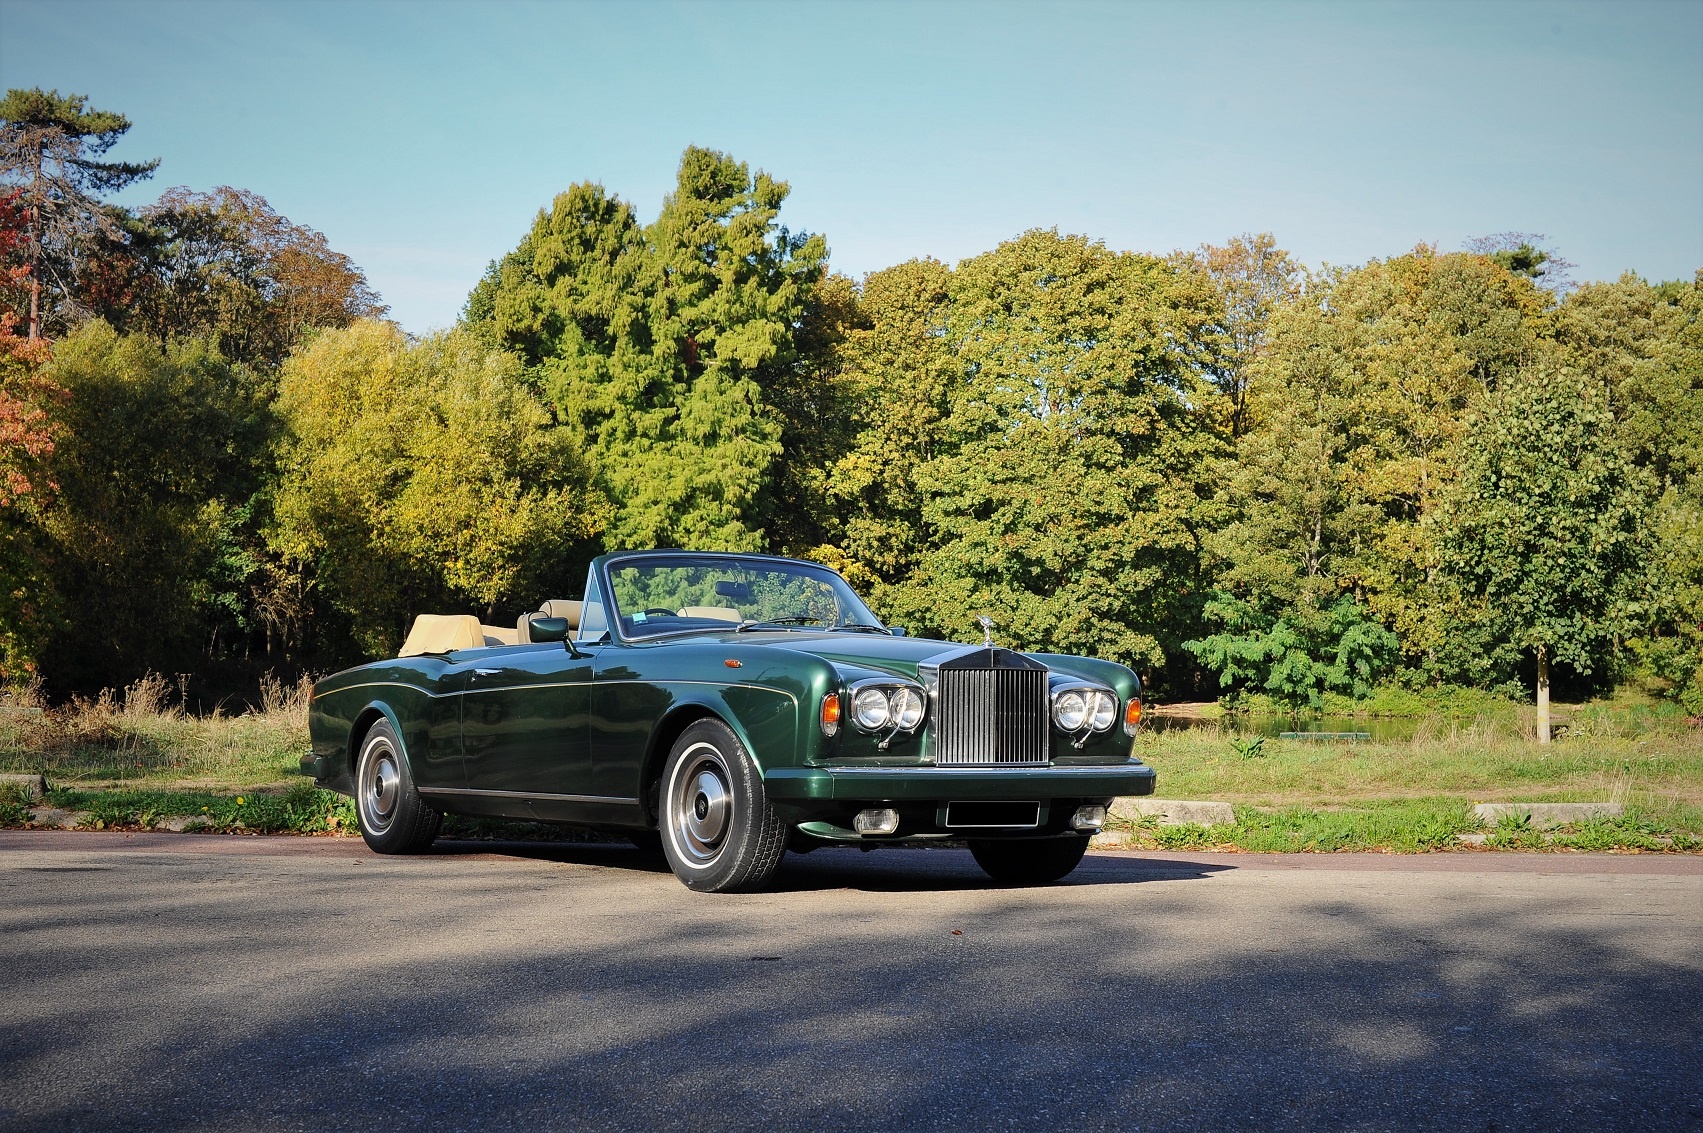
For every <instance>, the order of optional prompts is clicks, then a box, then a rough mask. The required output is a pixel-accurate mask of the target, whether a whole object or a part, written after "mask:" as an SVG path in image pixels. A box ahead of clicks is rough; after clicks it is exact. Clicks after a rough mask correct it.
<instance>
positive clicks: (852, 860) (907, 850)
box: [431, 839, 1235, 893]
mask: <svg viewBox="0 0 1703 1133" xmlns="http://www.w3.org/2000/svg"><path fill="white" fill-rule="evenodd" d="M431 856H434V857H435V856H446V857H454V856H478V857H505V858H522V859H526V860H528V861H541V862H559V863H562V864H565V865H586V866H595V867H598V868H603V869H613V870H631V871H637V872H641V873H658V874H660V873H667V872H668V863H667V862H666V861H665V860H664V859H663V857H662V855H661V854H658V853H656V852H654V851H649V850H642V849H637V848H635V847H633V846H631V845H629V844H627V843H625V842H479V841H451V840H447V839H440V840H439V841H437V842H436V843H434V844H433V845H432V849H431ZM1234 868H1235V867H1234V866H1233V865H1229V864H1224V865H1220V864H1205V863H1201V862H1183V861H1171V860H1166V859H1158V858H1140V857H1127V856H1123V855H1119V856H1118V857H1103V856H1100V855H1098V854H1090V855H1089V856H1088V857H1086V858H1084V859H1083V861H1082V864H1081V865H1079V866H1077V867H1076V870H1075V871H1074V872H1073V873H1071V875H1070V876H1069V877H1067V878H1066V879H1065V880H1064V881H1062V882H1055V883H1053V884H1060V885H1129V884H1134V883H1137V882H1147V881H1190V880H1201V879H1204V878H1207V877H1210V876H1212V875H1213V874H1215V873H1222V872H1223V871H1225V870H1228V869H1234ZM769 888H770V889H771V891H774V892H782V893H806V892H813V891H817V890H825V889H855V890H862V891H865V892H872V893H917V892H931V891H960V890H968V889H1020V888H1029V887H1028V886H1021V885H1001V884H999V883H997V882H995V881H993V880H991V879H989V877H988V876H987V874H985V873H983V872H982V871H981V868H980V867H979V866H977V865H976V862H975V859H974V858H972V857H971V856H970V852H969V851H968V850H962V849H945V848H940V849H936V848H916V847H893V848H888V849H881V850H867V851H866V850H861V849H858V848H855V847H849V846H848V847H844V848H841V847H823V848H821V849H818V850H813V851H811V852H810V853H808V854H788V855H787V856H786V861H785V862H784V863H783V864H782V866H781V871H780V874H779V875H778V876H777V877H776V878H775V880H774V883H773V884H772V885H771V886H770V887H769Z"/></svg>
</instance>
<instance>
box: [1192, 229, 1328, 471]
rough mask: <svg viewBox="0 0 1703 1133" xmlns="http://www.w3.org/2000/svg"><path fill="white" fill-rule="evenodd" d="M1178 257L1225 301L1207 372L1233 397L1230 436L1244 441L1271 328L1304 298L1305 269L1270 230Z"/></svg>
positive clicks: (1214, 331) (1214, 330) (1214, 328)
mask: <svg viewBox="0 0 1703 1133" xmlns="http://www.w3.org/2000/svg"><path fill="white" fill-rule="evenodd" d="M1174 258H1175V259H1176V260H1177V261H1178V262H1180V263H1183V264H1185V265H1187V266H1188V267H1190V268H1192V269H1193V270H1196V271H1200V272H1203V273H1205V275H1206V277H1207V278H1208V279H1210V280H1211V281H1212V286H1213V287H1214V288H1215V289H1216V290H1217V292H1218V295H1219V299H1220V301H1221V303H1222V317H1221V318H1219V319H1218V320H1215V324H1214V325H1213V326H1211V327H1210V328H1209V329H1208V331H1207V333H1208V334H1209V335H1211V336H1212V337H1213V338H1215V339H1216V340H1217V341H1216V345H1217V349H1216V350H1214V351H1213V352H1212V353H1211V354H1210V355H1208V358H1209V363H1208V371H1207V372H1208V373H1209V374H1210V376H1211V378H1212V382H1213V384H1214V385H1216V386H1217V387H1218V389H1219V391H1220V392H1221V393H1223V394H1224V396H1225V397H1227V398H1228V399H1229V403H1230V435H1231V436H1232V437H1239V436H1241V435H1242V434H1243V433H1245V432H1247V430H1248V428H1249V425H1250V421H1249V414H1248V411H1249V406H1248V395H1249V386H1250V384H1251V382H1252V379H1253V372H1254V363H1255V361H1256V360H1257V359H1258V358H1259V355H1260V353H1261V351H1262V350H1263V349H1264V347H1265V344H1266V328H1267V326H1268V325H1269V323H1270V322H1271V316H1272V314H1273V313H1274V312H1276V311H1277V309H1278V308H1279V307H1282V306H1284V305H1286V304H1288V303H1292V302H1295V301H1296V300H1297V299H1299V298H1300V296H1301V293H1302V289H1303V288H1304V286H1305V284H1306V280H1307V273H1306V270H1305V269H1304V268H1303V267H1302V266H1301V265H1300V264H1298V263H1296V262H1295V260H1294V259H1293V258H1292V257H1291V256H1290V255H1289V253H1288V252H1285V251H1284V250H1283V249H1282V248H1279V247H1278V246H1277V241H1276V239H1275V238H1274V237H1273V236H1272V235H1271V233H1269V232H1261V233H1259V234H1258V235H1248V236H1237V237H1234V238H1233V239H1232V240H1231V241H1230V242H1229V243H1228V244H1226V245H1224V246H1223V247H1215V246H1213V245H1211V244H1202V245H1201V246H1200V247H1199V248H1198V249H1196V250H1195V251H1194V252H1192V253H1191V252H1179V253H1177V254H1176V256H1175V257H1174Z"/></svg>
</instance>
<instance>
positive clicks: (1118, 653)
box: [888, 231, 1223, 668]
mask: <svg viewBox="0 0 1703 1133" xmlns="http://www.w3.org/2000/svg"><path fill="white" fill-rule="evenodd" d="M950 291H951V306H950V312H949V314H948V317H947V322H946V328H945V329H946V334H947V336H948V342H949V344H950V346H951V348H952V351H953V354H954V357H955V360H956V363H957V373H958V376H957V379H956V381H955V382H954V387H955V388H954V389H953V390H952V392H951V402H952V413H951V417H950V420H949V422H948V424H947V427H946V433H947V437H946V443H945V444H944V445H943V446H942V449H943V451H942V452H941V453H940V455H938V456H935V457H934V458H933V459H932V460H929V461H928V462H927V463H925V464H923V465H921V466H920V467H919V468H918V469H917V471H916V481H917V486H918V489H919V491H920V494H921V497H922V498H921V514H922V519H923V522H924V524H925V525H926V528H927V530H928V537H929V547H928V549H927V550H926V552H924V553H923V554H922V555H921V557H920V561H919V565H918V567H917V569H916V571H915V572H914V573H913V574H912V576H911V577H910V578H909V579H907V580H906V582H905V585H904V586H903V587H902V588H901V589H899V590H896V591H895V592H894V594H893V595H892V597H891V599H890V601H889V602H888V609H889V610H890V611H891V612H892V613H894V614H896V615H898V616H900V617H903V618H905V619H906V620H909V621H911V622H912V624H919V625H921V626H923V627H926V628H929V629H932V630H936V631H938V632H942V633H947V634H953V635H963V634H966V633H971V632H973V618H974V617H975V615H977V614H983V613H986V614H991V615H992V616H993V617H994V619H995V621H996V623H997V624H998V625H999V626H1000V627H1001V628H1000V632H1001V634H1002V637H1003V639H1004V640H1006V641H1007V642H1010V643H1012V644H1014V645H1016V646H1018V647H1020V648H1026V649H1049V650H1058V651H1061V652H1073V653H1091V654H1094V655H1097V656H1103V657H1111V658H1116V659H1118V660H1121V661H1124V662H1126V663H1130V664H1134V665H1139V666H1141V667H1143V668H1151V667H1152V666H1155V665H1159V664H1162V663H1163V662H1164V660H1165V658H1166V656H1167V654H1168V653H1170V652H1172V651H1174V650H1176V649H1177V648H1178V647H1179V645H1180V640H1181V637H1182V636H1187V633H1186V631H1185V630H1184V628H1183V627H1185V626H1187V625H1191V624H1192V623H1193V617H1194V612H1193V609H1191V604H1195V603H1198V602H1199V601H1200V600H1201V599H1202V598H1203V597H1204V595H1201V594H1199V593H1198V592H1194V591H1192V590H1191V589H1190V588H1189V587H1188V586H1187V584H1186V583H1183V584H1179V583H1178V580H1179V579H1187V578H1190V577H1191V575H1192V574H1193V564H1194V563H1195V561H1196V559H1197V556H1198V551H1199V542H1198V534H1197V530H1196V528H1197V524H1198V521H1199V519H1200V515H1199V509H1200V508H1201V507H1202V502H1203V498H1205V497H1208V496H1209V494H1210V490H1209V488H1208V487H1207V485H1206V483H1205V477H1206V475H1207V472H1206V468H1207V464H1208V459H1209V458H1210V457H1211V456H1213V455H1215V454H1216V453H1217V452H1218V451H1220V449H1221V446H1222V438H1221V435H1220V433H1219V432H1218V431H1217V423H1218V422H1219V421H1221V420H1222V419H1223V414H1221V413H1220V412H1219V411H1218V407H1217V405H1216V404H1214V401H1215V399H1216V398H1217V396H1218V395H1217V394H1216V392H1215V391H1214V390H1213V388H1212V387H1211V386H1210V385H1209V384H1207V383H1206V382H1205V381H1204V380H1202V379H1201V378H1200V376H1199V370H1198V368H1197V367H1196V366H1195V365H1194V364H1193V359H1191V358H1190V357H1189V355H1188V352H1187V347H1186V344H1187V343H1189V342H1191V341H1194V339H1195V337H1196V332H1197V331H1198V328H1199V327H1200V326H1201V325H1202V324H1203V323H1204V322H1205V321H1206V320H1208V319H1210V318H1211V317H1212V316H1213V314H1214V310H1213V302H1214V297H1213V296H1212V294H1211V292H1210V289H1208V288H1206V287H1205V286H1203V285H1202V284H1201V283H1200V281H1199V279H1198V277H1196V276H1194V275H1193V274H1192V273H1189V272H1185V271H1182V270H1180V269H1179V268H1178V267H1176V266H1175V265H1174V264H1171V263H1168V262H1167V261H1164V260H1159V259H1155V258H1153V257H1149V256H1138V255H1132V254H1128V253H1116V252H1112V251H1110V250H1108V249H1107V248H1106V247H1105V245H1103V244H1100V243H1096V242H1092V241H1090V240H1088V239H1087V238H1086V237H1081V236H1060V235H1059V234H1058V233H1057V232H1051V231H1033V232H1028V233H1025V234H1024V235H1023V236H1021V237H1019V238H1017V239H1015V240H1011V241H1007V242H1006V243H1004V244H1001V245H1000V246H999V247H998V248H997V249H995V250H994V251H992V252H989V253H987V254H985V255H982V256H978V257H976V258H974V259H971V260H966V261H965V262H964V263H962V264H960V265H959V266H958V268H957V270H956V271H954V272H953V273H952V277H951V283H950Z"/></svg>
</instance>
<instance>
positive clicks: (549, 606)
mask: <svg viewBox="0 0 1703 1133" xmlns="http://www.w3.org/2000/svg"><path fill="white" fill-rule="evenodd" d="M584 607H585V603H584V602H574V601H570V600H569V599H567V598H552V599H550V600H549V601H548V602H546V603H544V604H543V605H542V606H540V607H538V610H537V612H538V613H540V614H543V615H544V616H545V617H547V618H567V619H568V632H569V633H572V632H573V631H574V630H577V629H579V616H580V611H581V610H582V609H583V608H584Z"/></svg>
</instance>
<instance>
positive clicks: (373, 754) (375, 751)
mask: <svg viewBox="0 0 1703 1133" xmlns="http://www.w3.org/2000/svg"><path fill="white" fill-rule="evenodd" d="M401 793H402V773H401V771H400V770H399V769H398V768H397V766H396V753H395V752H393V751H391V750H390V749H389V748H387V747H380V746H378V745H374V746H373V747H372V748H370V749H368V751H367V759H366V762H365V764H363V765H362V767H361V817H362V818H363V819H365V820H366V824H367V829H368V830H370V831H372V832H373V833H374V834H382V833H384V832H385V831H386V830H388V829H389V828H390V820H391V818H392V817H393V816H394V814H395V811H396V799H397V796H398V795H400V794H401Z"/></svg>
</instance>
